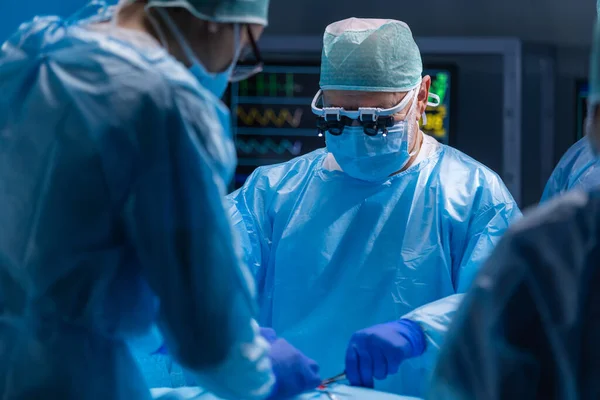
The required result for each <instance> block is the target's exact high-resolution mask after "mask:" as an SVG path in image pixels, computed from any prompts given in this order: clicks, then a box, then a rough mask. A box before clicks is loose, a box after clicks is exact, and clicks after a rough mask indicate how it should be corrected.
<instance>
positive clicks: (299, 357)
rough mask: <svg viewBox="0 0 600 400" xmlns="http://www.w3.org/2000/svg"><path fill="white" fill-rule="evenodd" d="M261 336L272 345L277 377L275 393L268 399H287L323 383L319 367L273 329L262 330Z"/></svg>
mask: <svg viewBox="0 0 600 400" xmlns="http://www.w3.org/2000/svg"><path fill="white" fill-rule="evenodd" d="M260 333H261V335H262V336H263V337H264V338H265V339H266V340H267V341H268V342H269V343H270V344H271V353H270V354H269V355H270V358H271V363H272V364H273V374H274V375H275V385H274V386H273V391H272V392H271V394H270V395H269V397H268V398H267V399H269V400H275V399H287V398H290V397H294V396H296V395H299V394H300V393H303V392H306V391H309V390H313V389H314V388H316V387H317V386H319V384H320V383H321V381H322V379H321V377H320V376H319V366H318V365H317V363H316V362H314V361H313V360H311V359H310V358H308V357H306V356H305V355H304V354H302V353H301V352H300V351H299V350H298V349H296V348H295V347H294V346H292V345H291V344H289V343H288V342H287V341H285V340H283V339H278V338H277V334H276V333H275V331H274V330H273V329H271V328H260Z"/></svg>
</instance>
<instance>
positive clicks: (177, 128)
mask: <svg viewBox="0 0 600 400" xmlns="http://www.w3.org/2000/svg"><path fill="white" fill-rule="evenodd" d="M94 21H96V20H86V21H80V22H77V23H70V22H69V21H65V20H62V19H59V18H55V17H46V18H39V19H36V20H34V21H33V22H31V23H28V24H26V25H23V26H22V27H21V29H20V30H19V31H18V32H17V33H16V34H14V35H13V36H12V37H11V39H10V41H8V42H7V43H5V44H4V45H3V47H2V49H1V50H0V93H1V95H0V227H2V229H0V344H1V345H0V360H1V362H0V397H2V398H6V399H30V398H31V399H84V400H85V399H102V400H107V399H144V398H149V397H150V393H149V391H148V389H147V387H146V385H145V383H144V380H143V378H142V376H141V374H140V373H139V372H138V370H137V368H136V366H135V363H134V361H133V359H132V357H131V355H130V352H129V351H128V348H127V345H126V343H125V341H126V340H127V339H129V338H134V337H136V336H139V335H143V334H146V333H147V332H148V330H149V329H150V327H151V326H152V324H153V323H154V322H157V323H158V325H159V326H160V328H161V330H162V334H163V335H164V337H165V340H166V344H167V346H168V348H169V350H170V352H171V354H173V355H174V356H175V358H176V359H177V360H179V361H180V362H181V363H182V365H184V366H185V367H187V368H188V369H189V370H191V371H194V372H195V373H197V374H198V375H197V378H198V381H199V382H200V383H201V384H202V385H203V386H204V387H207V388H210V389H211V391H213V392H214V393H217V394H219V395H220V396H223V397H229V398H240V397H242V394H243V395H246V397H248V398H252V397H257V398H258V397H263V396H264V395H265V394H266V393H267V392H268V390H269V386H270V385H271V383H272V380H273V377H272V374H271V371H270V363H269V361H268V345H267V344H266V342H265V341H264V340H262V339H261V338H260V337H258V336H257V335H256V332H257V330H258V328H257V325H256V322H255V321H253V320H252V314H253V312H254V311H255V309H256V305H255V304H254V303H253V301H252V293H253V290H254V288H253V286H252V285H253V282H252V279H251V274H250V272H249V271H248V270H247V269H246V270H245V271H244V269H243V268H241V266H242V264H241V263H240V254H239V252H236V251H235V249H234V241H233V235H232V233H233V231H232V228H231V224H230V223H229V219H228V218H227V214H226V210H225V206H224V203H223V196H224V194H225V188H226V184H227V183H228V181H229V180H230V179H231V177H232V174H233V170H234V166H235V150H234V145H233V141H232V138H231V137H230V134H229V125H228V124H229V119H230V117H229V113H228V111H227V109H226V108H225V107H224V105H223V104H222V103H221V102H220V101H219V100H218V99H216V98H215V97H214V96H213V95H212V94H210V93H209V92H208V91H206V90H204V89H203V88H201V87H200V86H199V83H198V82H197V81H196V80H195V79H194V78H193V77H192V75H191V74H190V73H189V72H188V70H187V69H186V68H185V67H184V66H183V65H181V64H180V63H178V62H177V61H175V60H174V59H173V58H172V57H170V56H169V55H168V54H167V53H166V52H165V51H164V50H163V49H162V48H161V47H160V46H158V45H157V43H156V42H155V41H154V40H153V39H151V38H150V37H149V36H146V35H144V34H141V33H134V32H133V31H129V30H125V29H120V28H116V27H112V26H111V25H110V24H94V25H90V23H91V22H94ZM96 22H99V20H98V21H96Z"/></svg>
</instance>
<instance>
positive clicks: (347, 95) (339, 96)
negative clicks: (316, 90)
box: [323, 90, 406, 110]
mask: <svg viewBox="0 0 600 400" xmlns="http://www.w3.org/2000/svg"><path fill="white" fill-rule="evenodd" d="M404 96H406V92H403V93H388V92H355V91H349V90H325V91H323V102H324V106H325V107H342V108H344V109H346V110H357V109H359V108H360V107H375V108H392V107H394V106H396V105H398V103H400V102H401V101H402V99H403V98H404Z"/></svg>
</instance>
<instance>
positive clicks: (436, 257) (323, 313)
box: [229, 139, 520, 396]
mask: <svg viewBox="0 0 600 400" xmlns="http://www.w3.org/2000/svg"><path fill="white" fill-rule="evenodd" d="M431 140H433V139H431ZM432 146H433V149H432V151H431V153H430V154H429V155H428V156H427V157H426V158H425V159H424V160H422V161H420V162H418V163H417V164H416V165H413V166H411V167H410V168H408V169H407V170H405V171H403V172H401V173H399V174H397V175H394V176H393V177H391V178H390V179H389V180H387V181H385V182H383V183H368V182H364V181H360V180H356V179H353V178H351V177H349V176H348V175H346V174H344V173H343V172H341V171H338V170H332V169H331V168H325V167H324V160H325V158H326V157H327V152H326V151H325V150H324V149H321V150H317V151H314V152H312V153H309V154H307V155H305V156H301V157H299V158H296V159H293V160H291V161H289V162H286V163H284V164H279V165H272V166H266V167H261V168H258V169H257V170H256V171H255V172H254V173H253V174H252V175H251V176H250V177H249V179H248V180H247V182H246V183H245V185H244V186H243V187H242V188H240V189H239V190H237V191H236V192H234V193H232V194H231V195H230V196H229V200H230V202H231V204H232V209H231V214H232V218H233V220H234V226H235V228H236V231H237V232H238V234H239V236H240V237H241V241H242V243H243V247H244V249H245V257H246V259H247V262H248V265H249V266H250V268H252V269H253V271H254V275H255V277H256V281H257V292H258V301H259V306H260V320H259V323H260V324H261V326H268V327H273V328H274V329H275V330H276V331H277V334H278V335H279V336H281V337H284V338H286V339H287V340H288V341H289V342H290V343H292V344H293V345H294V346H297V347H298V348H299V349H300V350H301V351H303V352H304V353H305V354H306V355H307V356H309V357H311V358H313V359H314V360H316V361H317V362H318V363H319V364H320V367H321V373H322V376H334V375H336V374H338V373H340V372H342V371H343V370H344V359H345V357H344V356H345V350H346V346H347V344H348V341H349V339H350V337H351V335H352V333H353V332H355V331H357V330H359V329H363V328H366V327H369V326H371V325H375V324H378V323H382V322H387V321H390V320H394V319H398V318H401V317H405V318H411V319H413V320H415V321H418V322H420V323H421V326H422V327H423V329H424V331H425V335H426V337H427V339H428V344H427V350H426V352H425V353H424V354H423V355H422V356H421V357H418V358H415V359H413V360H409V361H406V362H404V363H403V365H402V366H401V368H400V371H399V372H398V374H396V375H394V376H390V377H388V378H387V379H386V380H385V381H380V382H377V381H376V383H375V387H376V388H377V389H378V390H383V391H388V392H393V393H397V394H403V395H411V396H419V395H420V394H421V393H423V389H424V388H425V387H427V378H428V376H429V375H430V373H431V370H432V368H433V367H434V365H435V360H436V357H437V350H438V348H439V347H440V345H441V343H442V339H443V336H444V332H445V331H446V329H447V327H448V324H449V322H450V320H451V319H452V315H453V313H454V311H455V310H456V308H457V306H458V304H459V302H460V297H461V296H462V295H461V293H464V292H465V291H466V290H467V289H468V288H469V286H470V285H471V281H472V280H473V278H474V276H475V274H476V273H477V271H478V269H479V266H480V265H481V263H482V262H483V261H484V260H485V259H486V257H487V256H488V254H489V253H490V252H491V250H492V249H493V247H494V245H495V244H496V243H497V242H498V240H499V239H500V237H501V236H502V234H503V233H504V231H505V230H506V229H507V227H508V225H509V224H510V223H511V221H512V220H513V219H514V218H516V217H518V216H520V211H519V208H518V207H517V205H516V204H515V201H514V200H513V198H512V196H511V195H510V193H509V192H508V190H507V188H506V187H505V186H504V184H503V182H502V181H501V180H500V178H499V177H498V176H497V175H496V174H495V173H494V172H492V171H491V170H489V169H488V168H486V167H485V166H483V165H481V164H480V163H478V162H476V161H475V160H473V159H472V158H470V157H468V156H466V155H464V154H463V153H461V152H459V151H457V150H455V149H453V148H451V147H447V146H444V145H440V144H438V143H437V142H435V145H432Z"/></svg>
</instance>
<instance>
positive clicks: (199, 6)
mask: <svg viewBox="0 0 600 400" xmlns="http://www.w3.org/2000/svg"><path fill="white" fill-rule="evenodd" d="M148 5H149V6H150V7H182V8H185V9H187V10H188V11H189V12H191V13H192V14H193V15H195V16H196V17H198V18H200V19H203V20H207V21H214V22H222V23H238V24H258V25H263V26H266V25H267V22H268V11H269V0H150V1H149V2H148Z"/></svg>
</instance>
